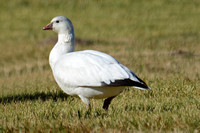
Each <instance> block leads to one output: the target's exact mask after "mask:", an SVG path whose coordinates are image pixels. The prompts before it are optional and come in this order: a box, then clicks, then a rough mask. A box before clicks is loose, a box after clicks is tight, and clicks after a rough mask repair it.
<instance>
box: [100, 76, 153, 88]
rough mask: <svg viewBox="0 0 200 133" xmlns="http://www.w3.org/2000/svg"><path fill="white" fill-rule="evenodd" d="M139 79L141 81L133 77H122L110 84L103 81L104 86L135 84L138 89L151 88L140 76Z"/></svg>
mask: <svg viewBox="0 0 200 133" xmlns="http://www.w3.org/2000/svg"><path fill="white" fill-rule="evenodd" d="M138 80H139V82H137V81H133V80H131V79H122V80H115V81H114V82H110V83H109V84H107V83H105V82H102V86H113V87H117V86H133V87H135V88H138V89H144V90H148V89H151V88H150V87H148V86H147V84H146V83H145V82H144V81H142V80H141V79H139V78H138Z"/></svg>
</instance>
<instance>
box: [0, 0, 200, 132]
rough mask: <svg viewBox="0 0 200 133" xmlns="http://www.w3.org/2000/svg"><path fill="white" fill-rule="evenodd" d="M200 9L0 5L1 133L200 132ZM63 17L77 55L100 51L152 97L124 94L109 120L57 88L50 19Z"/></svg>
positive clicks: (58, 2) (172, 3)
mask: <svg viewBox="0 0 200 133" xmlns="http://www.w3.org/2000/svg"><path fill="white" fill-rule="evenodd" d="M199 7H200V2H198V1H195V0H192V1H188V0H163V1H160V0H151V1H145V0H134V1H131V0H118V1H113V0H107V1H89V0H87V1H81V0H75V1H62V0H51V1H49V2H48V1H39V0H34V1H27V0H15V1H12V2H11V1H5V0H2V1H1V4H0V23H1V28H0V31H1V36H0V132H200V124H199V123H200V117H199V115H200V98H199V95H200V87H199V86H200V71H199V70H200V52H199V49H200V45H199V42H200V34H199V29H200V25H199V22H200V19H199V14H200V10H199ZM57 15H65V16H67V17H69V18H70V19H71V20H72V22H73V24H74V28H75V35H76V39H77V40H76V42H77V43H76V50H83V49H95V50H99V51H103V52H106V53H108V54H110V55H112V56H113V57H115V58H117V60H119V61H120V62H121V63H123V64H124V65H126V66H128V67H129V68H130V69H132V70H133V71H134V72H135V73H136V74H137V75H138V76H139V77H140V78H141V79H144V80H145V81H146V82H147V84H148V85H149V86H150V87H151V88H152V91H141V90H136V89H132V88H127V89H126V90H125V91H124V92H123V93H121V94H120V95H119V96H117V97H116V98H115V99H114V100H113V102H112V103H111V106H110V108H109V111H108V113H105V112H104V111H103V110H102V104H103V100H92V105H93V110H92V112H91V113H88V112H87V110H86V108H85V105H84V104H83V103H82V102H81V100H80V99H79V98H76V97H71V96H68V95H66V94H64V93H63V92H62V91H61V89H60V88H59V87H58V86H57V84H56V83H55V81H54V79H53V76H52V72H51V70H50V67H49V65H48V55H49V52H50V50H51V48H52V47H53V44H54V43H55V40H56V39H55V37H56V34H55V33H53V32H45V31H42V27H43V26H44V25H46V24H47V23H48V22H49V21H50V19H51V18H53V17H54V16H57Z"/></svg>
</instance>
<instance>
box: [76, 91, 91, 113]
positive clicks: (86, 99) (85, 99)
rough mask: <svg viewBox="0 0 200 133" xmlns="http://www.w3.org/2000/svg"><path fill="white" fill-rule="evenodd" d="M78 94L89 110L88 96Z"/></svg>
mask: <svg viewBox="0 0 200 133" xmlns="http://www.w3.org/2000/svg"><path fill="white" fill-rule="evenodd" d="M78 96H79V97H80V98H81V100H82V101H83V102H84V103H85V104H86V107H87V109H88V111H91V105H90V100H89V99H88V98H86V97H83V96H81V95H78Z"/></svg>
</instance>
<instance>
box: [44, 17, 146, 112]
mask: <svg viewBox="0 0 200 133" xmlns="http://www.w3.org/2000/svg"><path fill="white" fill-rule="evenodd" d="M43 30H53V31H55V32H57V33H58V42H57V43H56V45H55V46H54V48H53V49H52V50H51V53H50V56H49V63H50V66H51V68H52V71H53V75H54V78H55V80H56V82H57V83H58V85H59V86H60V88H61V89H62V90H63V91H64V92H65V93H67V94H69V95H77V96H79V97H80V98H81V100H82V101H83V102H84V103H85V104H86V105H88V106H89V107H90V100H89V99H91V98H107V99H106V100H105V101H104V105H103V108H104V109H105V110H107V109H108V107H109V104H110V102H111V100H112V99H113V98H114V97H115V96H117V95H118V94H119V93H120V92H122V91H123V89H124V88H125V87H127V86H133V87H135V88H138V89H150V87H148V86H147V85H146V83H145V82H143V81H142V80H141V79H139V78H138V77H137V76H136V75H135V74H134V73H133V72H132V71H131V70H129V69H128V68H127V67H125V66H124V65H122V64H120V63H119V62H118V61H117V60H116V59H114V58H113V57H112V56H110V55H108V54H105V53H102V52H99V51H94V50H84V51H78V52H73V50H74V29H73V25H72V23H71V21H70V20H69V19H68V18H66V17H64V16H57V17H55V18H53V19H52V21H51V23H49V24H48V25H47V26H45V27H44V28H43Z"/></svg>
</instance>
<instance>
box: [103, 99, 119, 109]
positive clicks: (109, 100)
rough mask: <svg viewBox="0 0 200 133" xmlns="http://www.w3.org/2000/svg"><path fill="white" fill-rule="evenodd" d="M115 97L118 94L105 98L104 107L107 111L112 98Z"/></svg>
mask: <svg viewBox="0 0 200 133" xmlns="http://www.w3.org/2000/svg"><path fill="white" fill-rule="evenodd" d="M115 97H116V96H112V97H109V98H107V99H105V100H104V103H103V109H104V110H105V111H108V107H109V105H110V103H111V101H112V99H113V98H115Z"/></svg>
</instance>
